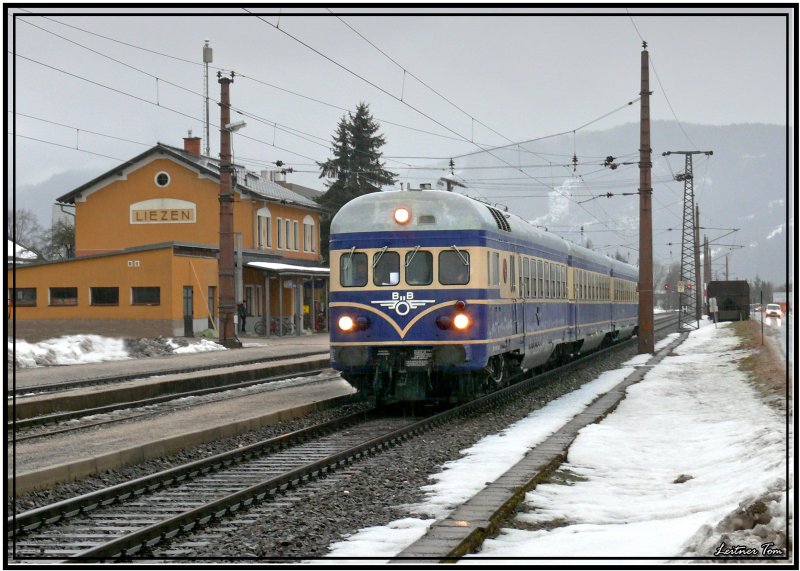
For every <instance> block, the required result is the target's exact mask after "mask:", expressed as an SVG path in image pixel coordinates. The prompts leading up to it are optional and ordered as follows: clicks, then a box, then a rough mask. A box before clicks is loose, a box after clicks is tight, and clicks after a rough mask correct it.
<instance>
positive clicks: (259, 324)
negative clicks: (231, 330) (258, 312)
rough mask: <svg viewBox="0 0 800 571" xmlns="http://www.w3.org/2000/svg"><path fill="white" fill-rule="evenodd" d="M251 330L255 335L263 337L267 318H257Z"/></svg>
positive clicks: (265, 331)
mask: <svg viewBox="0 0 800 571" xmlns="http://www.w3.org/2000/svg"><path fill="white" fill-rule="evenodd" d="M253 331H254V332H255V334H256V335H258V336H260V337H263V336H264V335H265V334H266V333H267V320H266V319H259V320H258V321H256V324H255V325H254V326H253Z"/></svg>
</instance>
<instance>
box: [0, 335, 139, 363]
mask: <svg viewBox="0 0 800 571" xmlns="http://www.w3.org/2000/svg"><path fill="white" fill-rule="evenodd" d="M7 353H8V362H9V363H10V362H12V361H13V362H14V363H15V364H16V366H17V367H20V368H28V367H47V366H51V365H78V364H82V363H99V362H101V361H118V360H122V359H130V356H129V355H128V350H127V349H126V348H125V342H124V340H122V339H114V338H111V337H102V336H100V335H65V336H64V337H56V338H54V339H47V340H46V341H41V342H40V343H28V342H27V341H22V340H18V341H17V342H16V348H15V347H14V345H13V344H12V341H11V340H8V342H7Z"/></svg>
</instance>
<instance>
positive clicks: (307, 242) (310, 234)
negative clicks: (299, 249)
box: [303, 215, 317, 252]
mask: <svg viewBox="0 0 800 571" xmlns="http://www.w3.org/2000/svg"><path fill="white" fill-rule="evenodd" d="M303 251H304V252H316V251H317V245H316V243H315V241H314V219H313V218H311V216H308V215H306V217H305V218H303Z"/></svg>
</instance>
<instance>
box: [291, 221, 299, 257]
mask: <svg viewBox="0 0 800 571" xmlns="http://www.w3.org/2000/svg"><path fill="white" fill-rule="evenodd" d="M292 246H293V247H292V249H293V250H299V249H300V240H299V239H298V234H297V220H293V221H292Z"/></svg>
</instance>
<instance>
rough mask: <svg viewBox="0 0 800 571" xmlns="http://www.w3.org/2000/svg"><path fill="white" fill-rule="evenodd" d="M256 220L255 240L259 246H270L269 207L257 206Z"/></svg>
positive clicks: (270, 225) (270, 221) (270, 222)
mask: <svg viewBox="0 0 800 571" xmlns="http://www.w3.org/2000/svg"><path fill="white" fill-rule="evenodd" d="M256 214H257V215H256V220H257V222H258V230H257V231H258V234H257V236H256V241H257V243H258V247H259V248H272V214H271V213H270V211H269V209H268V208H266V207H264V208H259V209H258V212H257V213H256Z"/></svg>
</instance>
